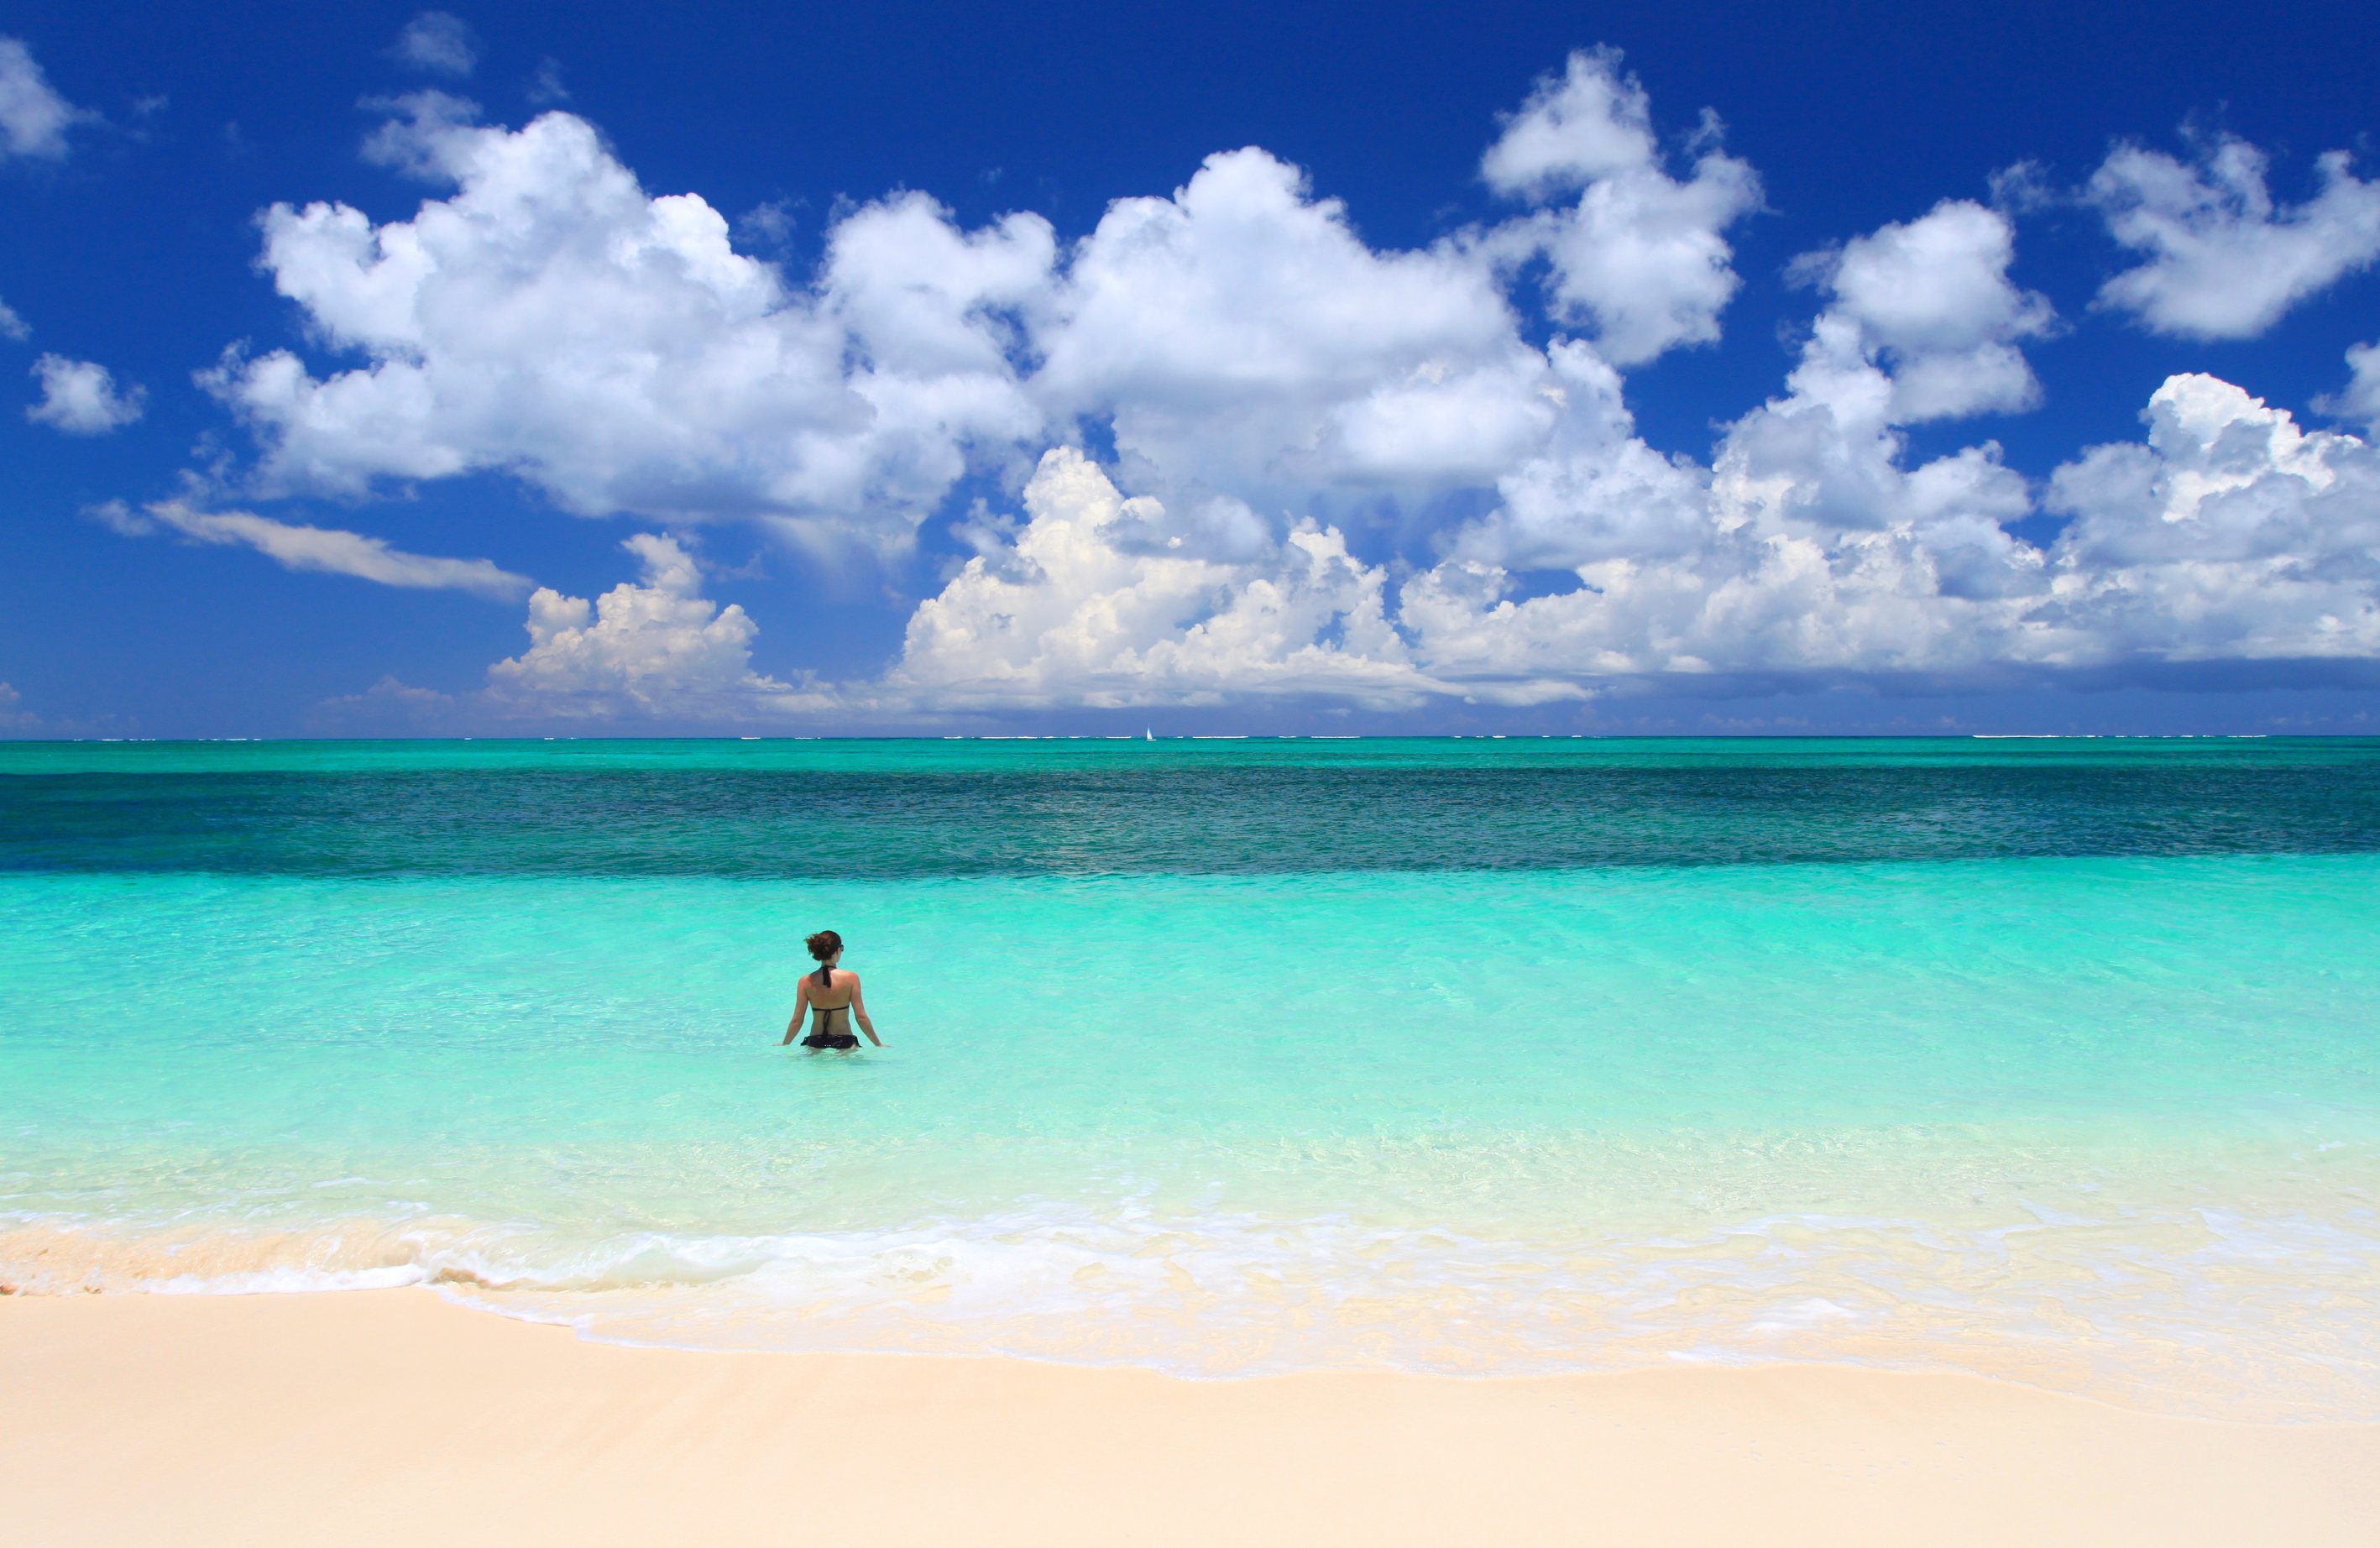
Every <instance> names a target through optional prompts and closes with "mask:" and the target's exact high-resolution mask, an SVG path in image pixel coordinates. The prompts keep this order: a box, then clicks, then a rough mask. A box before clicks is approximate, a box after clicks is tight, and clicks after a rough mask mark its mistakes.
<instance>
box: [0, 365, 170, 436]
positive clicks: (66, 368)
mask: <svg viewBox="0 0 2380 1548" xmlns="http://www.w3.org/2000/svg"><path fill="white" fill-rule="evenodd" d="M33 375H34V376H36V377H38V378H40V380H41V383H42V401H41V402H39V403H37V404H34V405H32V406H30V408H28V409H26V410H25V417H26V418H28V419H30V420H31V421H33V423H35V424H37V425H47V426H49V427H50V428H51V429H58V430H64V431H65V432H66V433H67V434H68V435H104V434H106V433H107V432H108V431H109V430H113V429H122V428H124V427H125V426H126V425H128V424H130V423H132V421H134V420H135V419H138V418H140V405H141V400H142V399H143V398H144V397H146V396H147V393H146V392H145V391H144V390H143V389H141V388H140V387H131V388H126V389H122V390H119V389H118V388H117V387H116V385H115V375H114V374H113V373H111V372H110V371H109V370H108V369H107V368H106V367H105V366H102V365H98V364H95V363H94V362H92V361H90V360H69V359H67V357H65V356H63V355H44V356H42V357H41V358H40V359H39V360H36V361H34V362H33Z"/></svg>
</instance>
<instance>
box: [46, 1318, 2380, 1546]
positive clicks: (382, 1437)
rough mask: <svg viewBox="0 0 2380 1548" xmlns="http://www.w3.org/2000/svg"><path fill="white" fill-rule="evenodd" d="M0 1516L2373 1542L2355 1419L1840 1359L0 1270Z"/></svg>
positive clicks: (91, 1534)
mask: <svg viewBox="0 0 2380 1548" xmlns="http://www.w3.org/2000/svg"><path fill="white" fill-rule="evenodd" d="M0 1537H5V1538H6V1540H7V1541H9V1542H21V1543H27V1544H42V1545H44V1548H76V1545H82V1544H107V1545H110V1548H120V1545H124V1544H130V1543H145V1542H173V1543H176V1544H185V1545H191V1548H200V1545H205V1544H215V1543H224V1544H232V1543H237V1544H251V1543H258V1542H282V1543H293V1544H294V1543H306V1544H374V1543H406V1544H418V1543H421V1542H436V1543H440V1544H443V1545H454V1544H468V1543H506V1544H542V1543H555V1544H561V1543H571V1544H588V1543H642V1542H703V1543H712V1544H727V1543H781V1542H860V1543H968V1544H998V1543H1027V1542H1030V1543H1035V1544H1072V1543H1094V1542H1098V1543H1108V1542H1132V1543H1138V1544H1165V1543H1183V1544H1194V1543H1195V1544H1208V1543H1218V1542H1233V1543H1281V1544H1301V1545H1311V1544H1328V1543H1351V1544H1354V1543H1361V1544H1367V1545H1373V1544H1398V1543H1416V1544H1419V1543H1433V1544H1437V1543H1447V1542H1492V1541H1503V1542H1625V1543H1661V1544H1700V1543H1713V1544H1717V1543H1730V1544H1735V1543H1750V1542H1759V1543H1767V1544H1794V1543H1809V1544H1822V1543H1823V1544H1828V1545H1832V1548H1842V1545H1845V1544H1861V1543H1876V1544H1885V1543H1892V1544H1906V1543H1921V1542H1922V1543H1929V1544H1954V1543H1973V1544H1994V1545H2001V1544H2010V1543H2020V1542H2022V1543H2027V1544H2034V1545H2044V1544H2056V1543H2073V1544H2078V1545H2080V1544H2091V1545H2094V1548H2099V1545H2105V1544H2112V1543H2158V1544H2168V1545H2170V1544H2186V1543H2205V1544H2227V1545H2228V1544H2241V1543H2252V1542H2265V1543H2288V1544H2291V1545H2293V1548H2316V1545H2321V1544H2334V1543H2335V1544H2340V1545H2349V1544H2354V1545H2359V1548H2360V1545H2365V1544H2369V1543H2372V1542H2375V1541H2380V1425H2302V1426H2278V1425H2274V1426H2267V1425H2249V1424H2235V1423H2221V1422H2215V1421H2204V1420H2193V1419H2181V1418H2171V1417H2165V1416H2160V1415H2155V1414H2148V1413H2140V1412H2132V1411H2128V1410H2124V1409H2116V1408H2111V1407H2107V1406H2106V1405H2103V1404H2099V1403H2095V1402H2092V1401H2087V1400H2084V1399H2081V1398H2075V1397H2061V1396H2058V1395H2055V1394H2051V1393H2046V1392H2040V1391H2035V1390H2031V1389H2028V1388H2024V1387H2020V1386H2016V1385H2007V1384H2001V1383H1996V1382H1990V1381H1985V1380H1982V1379H1978V1378H1974V1377H1967V1376H1933V1375H1907V1374H1890V1373H1878V1372H1866V1371H1860V1370H1854V1369H1850V1368H1844V1367H1816V1366H1800V1367H1787V1366H1779V1367H1768V1368H1759V1369H1712V1368H1700V1367H1691V1368H1690V1367H1681V1368H1679V1369H1676V1370H1666V1371H1655V1372H1641V1373H1625V1374H1611V1375H1570V1376H1553V1377H1544V1378H1530V1379H1512V1380H1464V1379H1456V1378H1440V1377H1425V1376H1407V1375H1394V1374H1314V1375H1296V1376H1284V1377H1275V1378H1262V1379H1253V1380H1245V1381H1225V1382H1190V1381H1184V1380H1179V1379H1176V1378H1172V1377H1169V1376H1163V1375H1159V1374H1155V1373H1149V1372H1145V1371H1137V1370H1100V1369H1087V1368H1080V1367H1067V1366H1059V1365H1048V1364H1036V1363H1031V1362H1027V1361H1014V1360H1002V1359H965V1360H954V1359H940V1358H922V1357H904V1356H887V1355H874V1356H870V1355H770V1354H718V1353H694V1352H684V1351H676V1350H662V1349H639V1348H618V1347H613V1346H606V1345H600V1344H594V1343H589V1342H587V1341H585V1340H582V1339H580V1338H578V1337H577V1336H574V1335H573V1334H572V1333H570V1332H568V1331H567V1330H565V1329H561V1328H554V1327H542V1326H535V1325H530V1324H523V1323H519V1322H515V1321H510V1320H506V1319H504V1318H500V1317H496V1316H492V1315H489V1314H485V1313H481V1312H473V1311H469V1310H467V1309H463V1308H459V1307H456V1306H454V1305H451V1304H448V1303H447V1302H445V1301H443V1300H441V1299H439V1298H438V1297H437V1296H436V1295H434V1294H433V1293H431V1292H429V1291H426V1290H419V1289H407V1290H389V1291H371V1292H351V1293H346V1294H324V1295H282V1296H254V1297H196V1296H162V1295H122V1296H74V1297H46V1296H13V1297H8V1298H6V1299H0Z"/></svg>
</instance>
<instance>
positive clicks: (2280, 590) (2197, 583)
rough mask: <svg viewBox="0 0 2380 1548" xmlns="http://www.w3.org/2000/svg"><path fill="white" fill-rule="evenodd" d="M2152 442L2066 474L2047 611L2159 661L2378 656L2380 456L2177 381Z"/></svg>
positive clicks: (2155, 411)
mask: <svg viewBox="0 0 2380 1548" xmlns="http://www.w3.org/2000/svg"><path fill="white" fill-rule="evenodd" d="M2143 417H2145V418H2146V419H2147V421H2148V426H2149V431H2148V436H2147V439H2146V441H2144V442H2130V443H2123V444H2118V445H2113V446H2101V447H2097V448H2095V449H2094V450H2092V451H2091V452H2089V453H2087V454H2084V455H2083V456H2082V457H2081V458H2079V459H2077V460H2076V461H2074V462H2072V463H2069V464H2067V465H2066V466H2063V467H2060V468H2059V469H2058V472H2057V474H2056V476H2055V477H2054V478H2052V480H2051V484H2050V492H2049V496H2048V500H2047V504H2048V505H2049V507H2050V509H2052V510H2056V511H2062V512H2065V513H2068V514H2071V515H2072V516H2073V517H2074V521H2073V524H2072V525H2071V526H2069V527H2068V528H2067V530H2066V531H2065V533H2064V534H2063V535H2061V536H2060V538H2058V544H2057V547H2056V551H2055V555H2054V559H2055V564H2056V569H2057V572H2058V586H2057V589H2056V591H2055V592H2054V594H2053V597H2052V599H2050V601H2049V602H2048V603H2046V605H2045V609H2044V611H2058V612H2061V613H2064V614H2067V615H2069V616H2070V617H2071V618H2072V619H2073V620H2074V621H2075V622H2077V623H2081V624H2083V626H2084V627H2085V628H2086V629H2087V631H2088V633H2089V635H2090V643H2089V650H2090V653H2091V654H2093V655H2095V656H2099V657H2103V658H2108V659H2124V658H2130V657H2149V658H2154V659H2162V660H2187V661H2196V660H2211V659H2246V660H2258V659H2300V658H2310V657H2341V656H2358V657H2370V656H2373V655H2375V654H2380V452H2375V451H2374V448H2373V447H2372V446H2371V445H2370V444H2368V443H2367V442H2365V441H2362V440H2360V439H2358V438H2356V437H2354V436H2348V435H2336V434H2331V433H2328V432H2325V431H2313V432H2309V431H2306V430H2304V429H2301V428H2300V427H2299V426H2298V424H2297V423H2296V421H2295V420H2294V419H2293V418H2292V417H2290V415H2289V413H2288V412H2287V411H2285V410H2282V409H2278V408H2275V407H2272V406H2271V405H2267V404H2266V403H2265V401H2264V400H2263V399H2261V398H2257V397H2253V396H2251V395H2250V394H2249V393H2246V392H2245V391H2243V390H2242V389H2240V388H2239V387H2236V386H2234V385H2232V384H2231V383H2230V382H2228V381H2221V380H2218V379H2217V378H2215V377H2211V376H2205V375H2201V374H2194V373H2193V374H2187V375H2181V376H2175V377H2172V378H2169V379H2168V381H2166V383H2165V384H2164V385H2163V386H2162V387H2159V388H2158V389H2157V391H2156V393H2155V395H2154V396H2153V397H2151V398H2150V399H2149V406H2148V410H2147V412H2146V414H2145V415H2144V416H2143Z"/></svg>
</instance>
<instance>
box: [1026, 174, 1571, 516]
mask: <svg viewBox="0 0 2380 1548" xmlns="http://www.w3.org/2000/svg"><path fill="white" fill-rule="evenodd" d="M1033 345H1034V347H1035V349H1036V350H1037V351H1038V354H1039V355H1040V356H1041V358H1042V364H1041V367H1040V369H1039V370H1038V372H1037V373H1036V375H1035V377H1034V379H1033V381H1032V387H1033V391H1034V393H1036V395H1037V396H1038V398H1039V399H1040V400H1041V401H1043V402H1044V403H1046V404H1047V405H1050V409H1051V410H1052V412H1053V413H1054V414H1057V415H1060V416H1076V415H1091V416H1108V417H1111V418H1112V423H1113V427H1114V432H1115V440H1116V446H1117V449H1118V450H1119V451H1120V452H1121V453H1122V454H1123V455H1124V457H1125V458H1126V461H1127V466H1131V467H1133V468H1134V469H1135V473H1137V474H1139V475H1141V476H1143V478H1144V481H1146V482H1147V483H1149V484H1154V485H1158V486H1161V487H1165V488H1168V489H1172V490H1184V489H1196V488H1198V487H1201V486H1215V487H1221V488H1226V489H1230V490H1233V491H1234V492H1236V493H1238V494H1240V495H1241V496H1243V497H1244V498H1249V499H1257V498H1261V497H1262V496H1263V495H1264V494H1265V493H1267V492H1268V491H1290V490H1318V489H1321V490H1328V489H1332V488H1338V487H1349V486H1352V487H1356V488H1363V487H1374V488H1378V487H1408V488H1437V487H1444V486H1447V485H1450V484H1461V483H1464V482H1475V481H1477V480H1478V479H1479V478H1482V477H1483V476H1485V475H1487V474H1488V473H1489V472H1490V471H1491V470H1492V469H1493V468H1495V467H1497V466H1500V465H1501V464H1502V463H1503V462H1505V461H1507V460H1509V458H1510V457H1511V455H1512V453H1513V452H1514V451H1515V450H1516V449H1517V448H1520V447H1524V446H1526V445H1528V444H1529V443H1530V442H1532V441H1535V440H1536V439H1537V438H1539V437H1540V436H1542V435H1543V434H1544V433H1545V429H1546V427H1547V425H1548V423H1549V422H1550V419H1551V413H1550V407H1549V405H1548V404H1547V403H1546V402H1545V401H1544V400H1543V398H1542V397H1541V396H1540V394H1539V392H1538V388H1539V386H1540V384H1541V382H1542V381H1543V368H1542V365H1541V363H1539V362H1537V361H1536V360H1534V359H1533V358H1532V357H1531V355H1530V352H1528V351H1527V350H1526V349H1525V347H1524V345H1521V343H1520V342H1519V337H1518V333H1517V328H1516V320H1515V318H1514V317H1513V315H1512V310H1511V308H1509V307H1508V306H1507V305H1506V303H1505V301H1504V298H1503V296H1502V295H1501V293H1500V291H1499V290H1498V288H1497V286H1496V284H1495V280H1494V275H1493V272H1492V270H1491V268H1490V266H1489V264H1488V262H1487V261H1486V260H1484V259H1482V258H1480V257H1479V256H1477V255H1475V254H1474V253H1470V252H1466V251H1464V250H1463V249H1461V248H1457V247H1454V246H1452V245H1444V246H1440V247H1438V248H1430V249H1427V250H1424V251H1417V252H1394V251H1390V252H1381V251H1376V250H1374V249H1373V248H1370V247H1368V246H1366V244H1365V242H1364V241H1363V239H1362V238H1361V237H1359V236H1357V235H1356V234H1355V232H1354V229H1353V227H1352V226H1351V225H1350V224H1349V222H1348V218H1347V212H1346V210H1345V208H1344V206H1342V204H1340V202H1339V201H1338V200H1330V199H1321V200H1318V199H1316V198H1314V197H1313V196H1312V193H1311V191H1310V190H1309V189H1308V187H1307V186H1306V181H1305V175H1303V174H1302V173H1300V172H1299V171H1297V169H1296V168H1294V167H1292V166H1290V165H1288V164H1286V163H1282V162H1281V161H1278V160H1276V159H1275V158H1274V157H1272V156H1270V155H1269V154H1267V153H1266V152H1265V151H1259V150H1254V149H1250V150H1243V151H1230V152H1227V153H1224V154H1220V155H1214V156H1209V157H1208V158H1207V161H1206V163H1205V164H1204V165H1202V166H1201V167H1200V168H1199V170H1198V172H1197V174H1196V175H1195V176H1193V177H1192V178H1191V179H1190V181H1189V182H1188V183H1187V184H1185V185H1184V187H1181V188H1179V189H1177V190H1176V191H1175V192H1174V194H1173V196H1172V198H1171V199H1154V198H1147V199H1123V200H1117V201H1116V202H1115V203H1114V204H1112V205H1111V206H1110V207H1109V209H1108V211H1107V212H1106V214H1105V215H1104V216H1102V217H1101V219H1100V221H1099V225H1098V227H1097V229H1095V230H1094V231H1093V232H1092V233H1091V235H1090V236H1088V237H1087V238H1085V239H1084V240H1083V242H1082V243H1081V244H1080V245H1079V246H1078V247H1077V248H1075V250H1074V251H1073V252H1072V253H1071V254H1070V255H1069V258H1068V262H1067V265H1066V268H1065V272H1064V274H1063V277H1062V280H1061V281H1060V282H1059V283H1058V284H1056V286H1055V288H1054V290H1053V291H1052V293H1051V294H1050V296H1049V297H1048V299H1047V300H1046V301H1044V302H1042V303H1041V304H1040V305H1039V306H1038V307H1037V308H1035V311H1034V324H1033Z"/></svg>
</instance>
